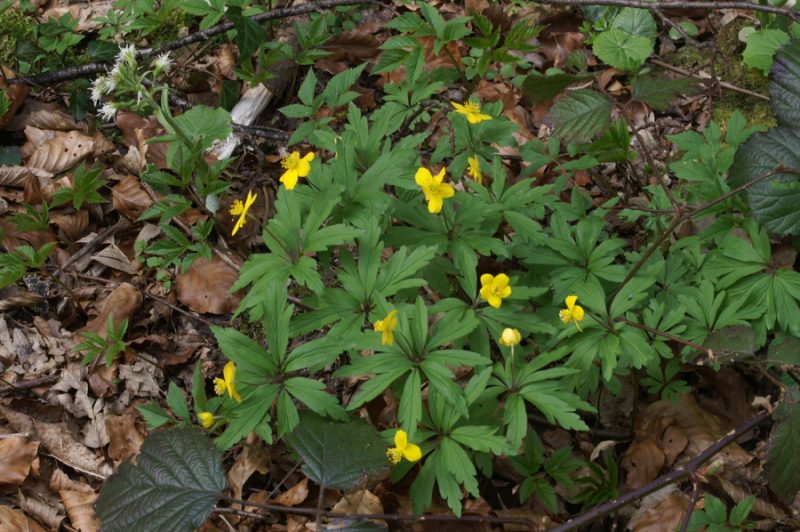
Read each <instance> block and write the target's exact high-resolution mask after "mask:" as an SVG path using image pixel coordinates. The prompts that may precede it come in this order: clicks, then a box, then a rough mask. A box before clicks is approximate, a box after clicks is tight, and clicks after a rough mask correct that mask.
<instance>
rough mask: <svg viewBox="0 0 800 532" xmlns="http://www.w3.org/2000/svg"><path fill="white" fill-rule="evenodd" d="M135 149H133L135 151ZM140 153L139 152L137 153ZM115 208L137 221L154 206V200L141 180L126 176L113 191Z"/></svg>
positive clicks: (112, 196) (112, 197)
mask: <svg viewBox="0 0 800 532" xmlns="http://www.w3.org/2000/svg"><path fill="white" fill-rule="evenodd" d="M134 149H135V148H132V150H134ZM137 153H138V151H137ZM111 201H112V204H113V205H114V208H115V209H116V210H117V211H118V212H119V213H120V214H122V215H124V216H126V217H128V218H129V219H131V220H136V219H137V218H138V217H139V216H141V215H142V213H143V212H144V211H145V210H147V208H148V207H150V206H151V205H152V204H153V198H151V197H150V194H148V193H147V191H145V189H144V187H142V184H141V183H140V182H139V180H138V179H137V178H136V177H135V176H132V175H124V176H122V179H120V181H119V183H117V184H116V185H114V188H112V189H111Z"/></svg>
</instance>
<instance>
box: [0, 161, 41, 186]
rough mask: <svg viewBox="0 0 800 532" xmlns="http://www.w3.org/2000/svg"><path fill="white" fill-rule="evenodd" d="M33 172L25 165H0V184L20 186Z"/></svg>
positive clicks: (23, 184)
mask: <svg viewBox="0 0 800 532" xmlns="http://www.w3.org/2000/svg"><path fill="white" fill-rule="evenodd" d="M32 175H33V172H31V169H30V168H28V167H27V166H0V186H4V187H14V188H22V187H24V186H25V179H26V178H27V177H28V176H32Z"/></svg>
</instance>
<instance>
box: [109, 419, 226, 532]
mask: <svg viewBox="0 0 800 532" xmlns="http://www.w3.org/2000/svg"><path fill="white" fill-rule="evenodd" d="M224 489H225V471H224V470H223V468H222V456H221V455H220V453H219V451H217V449H216V448H215V447H214V444H213V442H212V441H211V440H210V439H209V438H208V436H206V434H205V433H204V432H203V431H202V430H199V429H197V428H174V429H167V430H162V431H159V432H156V433H154V434H152V435H150V436H148V437H147V439H145V441H144V444H143V445H142V451H141V453H140V454H139V456H138V457H137V458H136V465H134V464H133V463H132V462H131V461H126V462H124V463H123V464H122V465H121V466H120V468H119V470H118V471H117V472H116V473H115V474H114V475H113V476H111V477H110V478H109V479H108V480H107V481H106V482H105V484H103V487H102V488H101V490H100V496H99V497H98V498H97V502H96V503H95V510H96V513H97V517H99V518H100V520H101V521H102V527H103V530H161V531H172V530H175V531H180V530H187V531H188V530H192V529H194V528H197V527H199V526H200V525H202V524H203V523H204V522H205V520H206V519H208V516H209V515H210V514H211V510H212V509H213V508H214V504H215V503H216V502H217V500H218V499H219V497H220V495H222V490H224Z"/></svg>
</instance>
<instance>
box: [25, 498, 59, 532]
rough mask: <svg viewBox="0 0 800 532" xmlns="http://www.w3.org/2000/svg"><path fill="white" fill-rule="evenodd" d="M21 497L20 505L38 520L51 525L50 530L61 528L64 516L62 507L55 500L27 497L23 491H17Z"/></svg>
mask: <svg viewBox="0 0 800 532" xmlns="http://www.w3.org/2000/svg"><path fill="white" fill-rule="evenodd" d="M17 498H18V499H19V507H20V508H22V510H23V511H24V512H25V513H26V514H29V515H32V516H33V517H35V518H36V519H37V520H38V521H40V522H42V523H44V524H45V525H46V526H48V527H50V530H60V529H61V522H62V521H64V516H63V515H61V508H59V507H58V506H57V505H56V503H57V501H55V500H52V501H50V500H48V501H40V500H39V499H37V498H35V497H26V496H25V495H23V493H22V492H21V491H20V492H17Z"/></svg>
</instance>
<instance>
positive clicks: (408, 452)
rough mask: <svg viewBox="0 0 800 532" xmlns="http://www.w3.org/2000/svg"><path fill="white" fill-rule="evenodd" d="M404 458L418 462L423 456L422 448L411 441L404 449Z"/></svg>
mask: <svg viewBox="0 0 800 532" xmlns="http://www.w3.org/2000/svg"><path fill="white" fill-rule="evenodd" d="M403 458H405V459H406V460H408V461H409V462H416V461H418V460H419V459H420V458H422V449H420V448H419V445H415V444H413V443H410V444H408V445H407V446H406V447H405V448H404V449H403Z"/></svg>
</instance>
